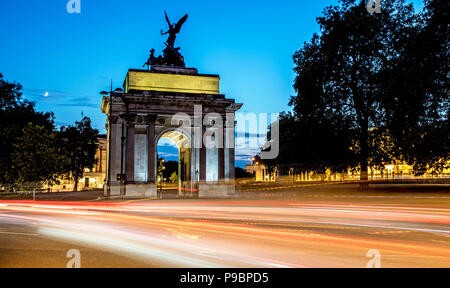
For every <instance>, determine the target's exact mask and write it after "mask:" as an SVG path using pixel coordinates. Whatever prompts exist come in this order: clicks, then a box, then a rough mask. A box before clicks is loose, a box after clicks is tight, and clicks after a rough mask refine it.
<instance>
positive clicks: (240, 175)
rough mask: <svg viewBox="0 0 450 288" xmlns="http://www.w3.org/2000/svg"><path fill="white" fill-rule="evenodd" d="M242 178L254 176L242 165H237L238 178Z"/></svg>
mask: <svg viewBox="0 0 450 288" xmlns="http://www.w3.org/2000/svg"><path fill="white" fill-rule="evenodd" d="M240 178H253V175H252V174H251V173H248V172H247V171H245V170H244V169H242V168H241V167H236V179H240Z"/></svg>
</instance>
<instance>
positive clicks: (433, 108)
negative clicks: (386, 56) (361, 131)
mask: <svg viewBox="0 0 450 288" xmlns="http://www.w3.org/2000/svg"><path fill="white" fill-rule="evenodd" d="M397 45H398V47H400V48H401V54H400V55H399V56H398V57H396V58H393V59H392V61H390V62H389V63H388V65H386V66H385V68H384V71H383V74H382V75H383V79H382V81H383V83H384V86H383V89H382V92H383V95H384V102H385V103H386V105H385V109H386V115H387V125H388V126H389V127H390V132H391V134H392V135H393V139H394V142H395V145H396V147H397V148H398V150H399V151H400V152H401V154H402V156H403V158H404V160H405V161H407V162H408V163H409V164H411V165H413V167H414V171H415V173H416V174H418V175H420V174H423V173H425V172H426V171H427V170H431V171H432V172H434V173H440V172H442V170H443V168H444V167H445V166H446V165H448V163H449V161H450V138H449V137H450V136H449V135H450V123H449V113H450V112H449V111H450V109H449V91H448V87H449V77H450V71H449V67H450V65H449V64H450V63H449V58H448V54H449V22H448V1H441V0H432V1H426V2H425V10H424V12H423V13H422V14H421V18H420V21H419V22H418V25H415V26H413V27H410V28H409V30H408V33H405V34H404V35H403V37H399V38H398V41H397Z"/></svg>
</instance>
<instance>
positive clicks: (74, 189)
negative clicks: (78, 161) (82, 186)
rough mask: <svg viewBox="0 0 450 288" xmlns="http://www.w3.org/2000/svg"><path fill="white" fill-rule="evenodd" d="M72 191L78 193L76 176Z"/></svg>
mask: <svg viewBox="0 0 450 288" xmlns="http://www.w3.org/2000/svg"><path fill="white" fill-rule="evenodd" d="M73 191H74V192H77V191H78V176H75V186H74V187H73Z"/></svg>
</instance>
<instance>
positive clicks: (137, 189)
mask: <svg viewBox="0 0 450 288" xmlns="http://www.w3.org/2000/svg"><path fill="white" fill-rule="evenodd" d="M241 107H242V104H237V103H235V101H234V99H229V98H226V97H225V95H223V94H221V93H220V77H219V75H211V74H200V73H198V71H197V69H195V68H185V67H177V66H170V65H152V66H151V68H150V67H149V69H148V70H136V69H130V70H129V71H128V73H127V75H126V77H125V81H124V85H123V92H110V94H109V95H108V96H104V97H103V101H102V106H101V109H102V112H103V113H105V114H106V115H107V118H108V124H107V131H108V139H107V142H108V148H107V149H108V151H107V153H108V161H107V185H105V194H106V196H122V197H124V198H155V197H157V145H158V141H159V140H160V139H161V138H169V139H171V140H172V141H173V142H175V143H176V144H177V146H178V149H179V159H180V162H181V163H182V165H183V169H182V171H183V175H180V176H181V178H182V181H181V183H180V185H181V186H182V188H185V190H188V191H195V192H196V193H189V195H190V196H189V197H200V198H210V197H220V198H222V197H230V196H232V195H233V194H234V191H235V190H234V177H235V175H234V168H235V144H234V135H235V134H234V133H235V120H234V114H235V112H236V111H238V110H239V109H240V108H241ZM218 124H220V125H218ZM206 139H209V140H210V141H209V142H212V143H213V144H214V145H209V144H208V142H207V141H206ZM211 139H212V141H211ZM181 191H183V190H180V196H184V197H188V195H187V194H188V193H186V195H184V194H183V193H182V192H181Z"/></svg>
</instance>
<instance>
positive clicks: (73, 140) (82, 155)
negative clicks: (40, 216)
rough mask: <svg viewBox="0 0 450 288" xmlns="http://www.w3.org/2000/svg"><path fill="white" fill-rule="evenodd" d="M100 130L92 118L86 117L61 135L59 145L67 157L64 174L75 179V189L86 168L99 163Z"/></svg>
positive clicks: (75, 189)
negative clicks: (94, 126) (97, 153)
mask: <svg viewBox="0 0 450 288" xmlns="http://www.w3.org/2000/svg"><path fill="white" fill-rule="evenodd" d="M97 137H98V130H97V129H93V128H92V126H91V119H89V118H88V117H84V118H83V119H82V120H81V121H79V122H75V126H70V127H68V128H67V129H66V130H64V131H62V132H61V133H60V135H59V143H60V144H59V147H60V148H61V150H62V151H63V153H64V155H65V156H66V157H67V159H68V161H66V163H65V165H64V168H63V171H64V174H65V175H66V176H67V177H69V178H71V179H73V180H74V181H75V186H74V191H77V190H78V181H79V179H81V178H82V177H83V175H84V171H85V169H92V168H93V167H94V165H95V164H96V163H97V159H96V158H95V154H96V152H97V147H98V140H97Z"/></svg>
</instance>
